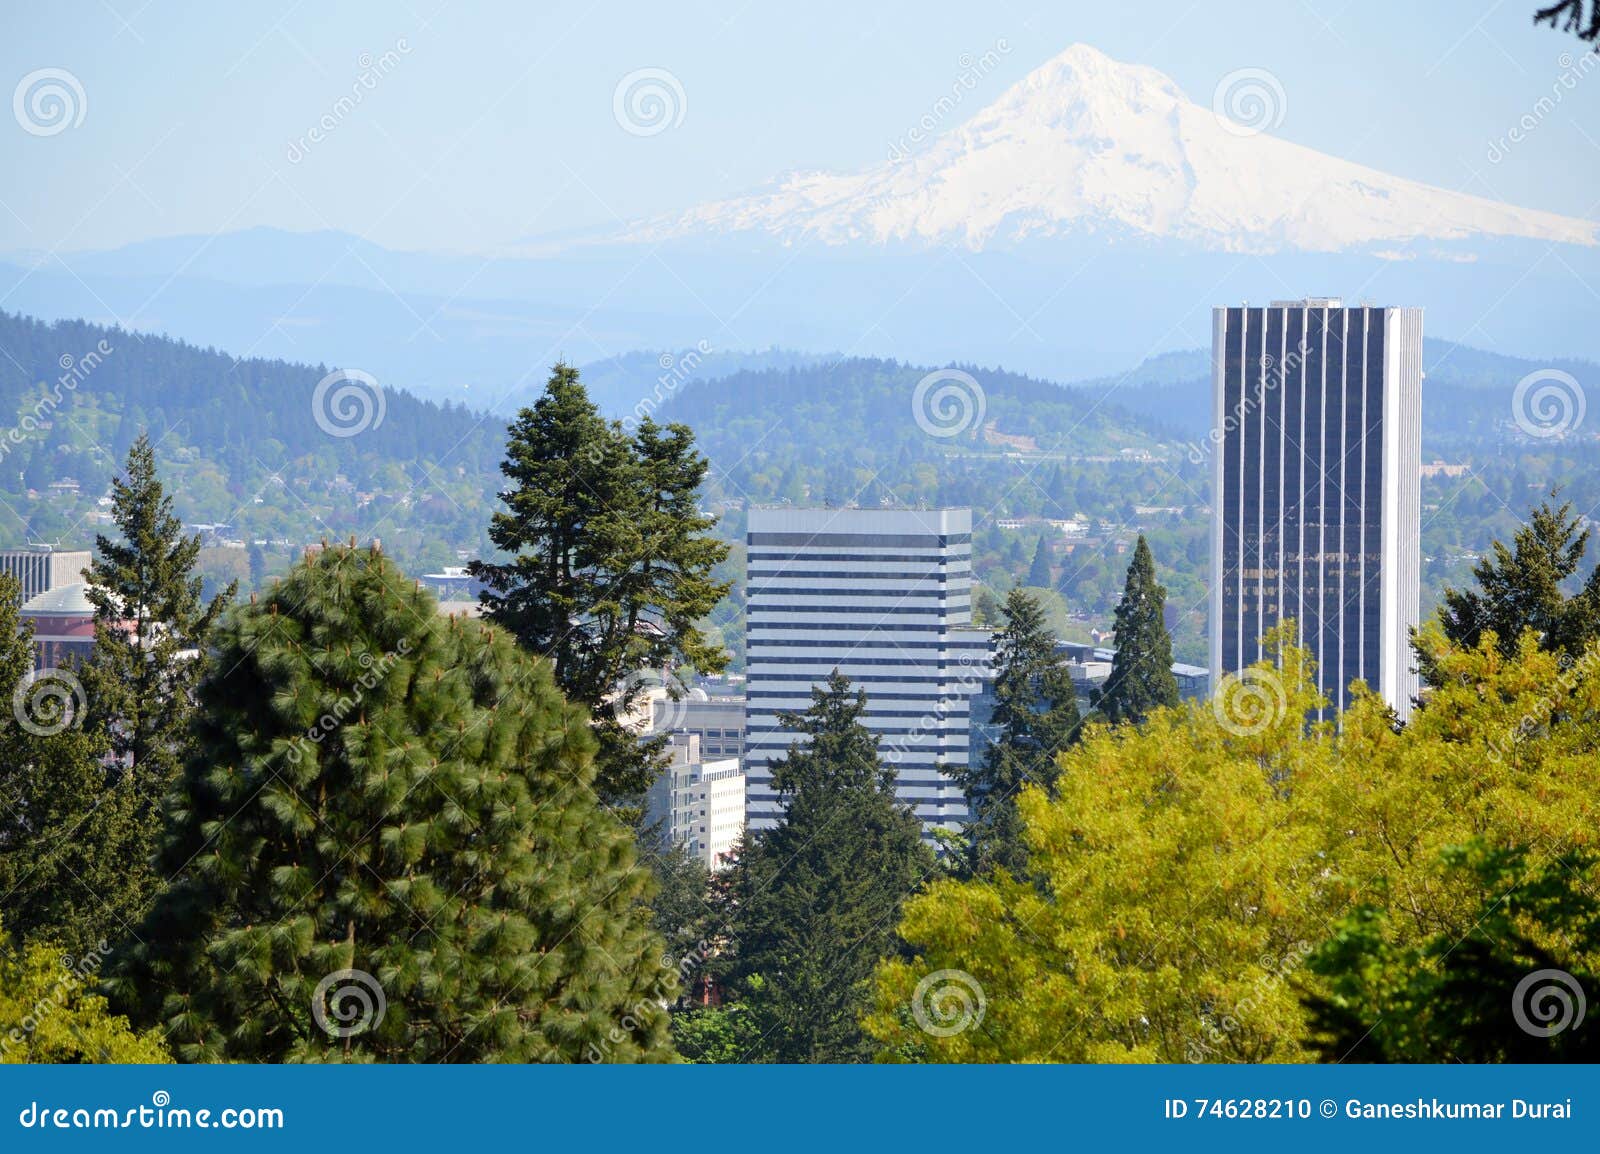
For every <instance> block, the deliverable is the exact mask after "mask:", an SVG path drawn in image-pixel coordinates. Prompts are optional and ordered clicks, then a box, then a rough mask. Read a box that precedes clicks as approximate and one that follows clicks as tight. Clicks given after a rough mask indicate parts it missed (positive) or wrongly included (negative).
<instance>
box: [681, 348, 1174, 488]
mask: <svg viewBox="0 0 1600 1154" xmlns="http://www.w3.org/2000/svg"><path fill="white" fill-rule="evenodd" d="M924 382H926V383H924ZM658 416H660V417H662V418H664V419H670V420H674V421H682V422H684V423H686V424H688V425H690V426H692V427H693V428H694V429H695V432H696V435H697V437H698V439H699V441H700V443H701V444H702V445H703V446H704V448H705V450H706V453H707V455H708V456H709V457H710V458H711V459H712V461H713V462H715V463H716V464H717V465H718V466H719V467H720V472H721V474H722V476H723V477H724V478H725V479H726V480H727V481H728V482H729V483H730V485H731V487H732V491H730V492H729V493H727V494H725V495H726V496H729V497H730V498H732V497H737V496H741V495H742V496H747V497H748V498H750V499H752V500H756V501H772V500H785V499H787V500H791V501H795V502H801V501H807V500H811V501H824V502H834V503H843V502H849V501H861V502H863V503H869V504H870V503H877V502H879V501H882V500H900V501H906V502H916V501H948V502H951V503H965V501H966V500H969V499H970V497H963V495H962V493H961V492H960V490H961V489H962V488H963V487H964V482H963V479H962V477H963V472H964V470H963V469H961V468H960V464H961V462H962V460H963V459H967V460H996V459H1006V458H1009V459H1012V460H1016V459H1018V458H1021V459H1037V458H1048V459H1054V460H1057V461H1066V460H1070V459H1073V458H1078V459H1082V458H1087V457H1097V458H1098V457H1106V456H1117V455H1119V454H1120V455H1123V456H1132V455H1139V454H1143V453H1146V452H1150V451H1152V450H1156V448H1157V442H1158V439H1159V433H1158V431H1157V430H1156V428H1155V426H1154V423H1153V422H1149V421H1146V420H1144V419H1142V418H1137V417H1133V416H1131V415H1130V414H1128V413H1127V412H1126V411H1124V410H1123V409H1121V408H1120V407H1118V406H1117V405H1115V404H1112V403H1107V402H1105V400H1104V398H1103V397H1101V396H1097V395H1091V394H1089V393H1086V392H1081V391H1079V390H1075V389H1064V388H1062V387H1061V386H1060V385H1056V384H1052V383H1051V382H1049V381H1041V380H1037V379H1035V378H1032V377H1026V376H1021V375H1018V374H1016V373H1009V372H1006V371H1004V370H1001V369H991V368H981V367H979V366H976V365H960V366H953V367H952V368H950V369H943V370H935V369H930V368H929V367H927V366H916V365H910V364H903V363H901V362H898V361H886V360H876V359H867V358H848V359H844V360H836V361H832V362H828V363H824V364H815V365H806V366H800V367H795V368H791V369H787V370H771V371H767V372H741V373H735V374H733V375H732V376H728V377H723V378H721V379H719V380H714V381H696V382H693V383H691V384H689V385H687V386H685V387H684V388H682V390H681V391H680V392H679V393H678V395H677V396H676V397H674V398H673V399H672V400H671V402H670V403H669V404H667V405H665V406H664V407H663V408H662V409H661V410H660V411H659V413H658ZM935 464H937V465H939V468H938V469H937V470H935V469H934V468H932V466H934V465H935ZM874 478H875V479H874ZM863 485H864V486H865V489H863Z"/></svg>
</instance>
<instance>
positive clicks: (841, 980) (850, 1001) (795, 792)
mask: <svg viewBox="0 0 1600 1154" xmlns="http://www.w3.org/2000/svg"><path fill="white" fill-rule="evenodd" d="M811 696H812V704H811V708H810V709H808V710H806V711H805V712H804V713H799V714H787V715H785V716H784V724H785V725H786V726H787V727H789V728H791V729H793V730H794V731H795V732H796V733H798V734H800V735H802V736H803V738H804V740H803V741H797V742H796V743H795V744H793V745H791V746H790V747H789V753H788V755H787V756H786V757H785V758H784V759H782V760H781V761H776V762H774V763H773V784H774V786H775V787H776V788H777V790H778V792H779V794H780V795H781V796H782V798H783V806H784V812H783V816H782V818H781V819H780V820H779V822H778V824H777V826H776V827H774V828H773V829H770V830H763V831H759V832H757V833H755V834H754V835H753V836H752V837H751V838H750V839H749V843H748V845H747V847H746V849H745V852H744V853H743V854H742V855H741V856H740V858H739V862H738V865H737V866H736V867H735V868H736V870H737V875H736V877H735V879H734V885H733V887H732V890H733V892H732V899H731V900H732V905H733V909H734V914H733V931H734V932H733V937H734V938H735V939H736V941H737V943H738V958H737V972H736V980H735V982H734V986H735V989H736V990H737V991H738V992H739V993H741V994H742V995H743V1000H744V1001H745V1002H747V1003H748V1005H749V1007H750V1011H751V1013H752V1014H753V1016H754V1020H755V1025H756V1028H757V1032H758V1033H759V1036H760V1042H759V1043H758V1045H757V1047H756V1049H755V1052H754V1053H752V1054H751V1055H750V1056H749V1058H747V1060H766V1061H777V1062H854V1061H861V1060H863V1059H865V1058H867V1057H869V1056H870V1054H871V1052H872V1044H871V1041H870V1040H869V1039H868V1037H867V1036H866V1034H865V1033H864V1031H863V1030H862V1028H861V1023H860V1015H861V1012H862V1010H863V1009H864V1008H865V1006H866V1005H867V1002H868V999H869V996H870V984H871V978H872V972H873V967H874V966H875V965H876V963H877V959H878V958H880V957H881V956H883V955H884V954H886V953H888V952H890V951H891V950H892V949H893V944H894V927H895V923H896V920H897V919H898V916H899V912H900V908H901V905H902V903H903V902H904V901H905V900H906V898H907V897H908V896H909V895H910V893H911V892H912V890H913V889H914V888H915V887H916V886H917V885H918V883H919V882H920V881H921V880H922V879H923V878H924V877H926V876H927V875H928V873H929V872H930V871H931V870H932V869H933V855H932V854H931V852H930V851H929V850H928V849H927V848H926V847H925V846H924V845H923V844H922V838H921V825H920V823H919V822H918V821H917V819H916V817H915V815H914V814H913V813H912V812H911V810H910V808H909V807H907V806H906V805H904V804H903V803H901V802H900V801H899V800H898V799H897V798H896V796H895V791H894V782H895V775H894V770H893V769H892V768H890V767H888V766H885V765H884V764H883V762H882V761H881V760H880V758H879V756H878V741H877V738H876V737H874V736H873V735H872V734H871V733H870V732H869V731H868V730H867V729H866V727H865V726H864V725H862V723H861V716H862V713H863V712H864V710H865V709H866V695H865V694H864V693H861V692H860V691H852V690H851V688H850V682H849V680H848V679H847V678H845V677H844V676H842V675H841V674H839V673H838V672H837V671H835V672H834V673H833V674H832V675H831V676H830V677H829V678H828V682H827V685H826V687H821V686H819V687H816V688H813V689H812V691H811ZM722 1025H723V1026H724V1027H725V1028H726V1031H728V1032H730V1033H731V1034H732V1036H734V1037H742V1036H743V1035H742V1034H738V1033H737V1032H736V1031H735V1027H736V1025H737V1023H735V1022H730V1021H724V1022H723V1023H722Z"/></svg>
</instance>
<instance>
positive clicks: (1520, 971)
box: [1307, 841, 1600, 1063]
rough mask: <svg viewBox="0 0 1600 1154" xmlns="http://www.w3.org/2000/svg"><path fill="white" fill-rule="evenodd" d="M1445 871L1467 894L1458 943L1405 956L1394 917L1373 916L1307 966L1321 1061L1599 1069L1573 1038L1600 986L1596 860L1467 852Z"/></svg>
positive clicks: (1430, 942) (1360, 915) (1589, 1040)
mask: <svg viewBox="0 0 1600 1154" xmlns="http://www.w3.org/2000/svg"><path fill="white" fill-rule="evenodd" d="M1445 867H1446V869H1447V870H1449V871H1451V872H1452V873H1455V874H1458V875H1460V876H1462V877H1463V878H1465V879H1466V880H1467V882H1468V883H1469V884H1470V885H1471V887H1472V889H1473V890H1474V891H1475V892H1476V897H1477V907H1476V909H1475V910H1474V911H1473V914H1475V915H1476V916H1475V919H1474V920H1473V922H1472V924H1471V926H1470V928H1469V929H1468V930H1467V931H1466V934H1465V935H1464V936H1457V935H1455V934H1454V933H1441V934H1435V935H1434V936H1433V937H1431V938H1429V939H1427V940H1426V941H1424V942H1422V943H1420V944H1409V945H1407V944H1404V943H1405V942H1407V941H1408V940H1412V939H1413V938H1414V935H1410V934H1407V933H1406V932H1405V928H1404V926H1403V925H1402V926H1398V927H1397V926H1396V924H1395V919H1396V916H1397V913H1396V911H1393V910H1390V909H1389V908H1387V907H1386V906H1384V905H1382V904H1379V903H1373V904H1371V905H1363V906H1362V907H1361V908H1359V909H1357V910H1356V911H1355V912H1354V913H1352V914H1349V915H1347V916H1346V917H1344V918H1343V919H1341V920H1340V922H1339V925H1338V928H1337V932H1336V933H1335V934H1334V935H1333V936H1332V937H1331V938H1330V939H1329V940H1328V941H1327V942H1325V943H1323V945H1322V946H1321V947H1320V948H1319V949H1318V950H1317V952H1316V953H1315V954H1313V955H1312V956H1311V957H1310V958H1309V959H1307V966H1308V967H1309V968H1310V970H1311V971H1312V972H1314V973H1316V974H1318V975H1320V976H1321V977H1323V978H1325V979H1326V982H1325V988H1326V992H1325V993H1322V994H1318V995H1315V996H1313V997H1312V998H1311V999H1310V1006H1309V1008H1310V1011H1311V1028H1312V1038H1313V1042H1314V1044H1315V1046H1316V1048H1317V1050H1318V1051H1319V1052H1320V1053H1321V1055H1322V1057H1323V1058H1324V1059H1325V1060H1327V1061H1334V1062H1517V1063H1527V1062H1593V1061H1595V1060H1596V1058H1600V1031H1596V1030H1593V1029H1589V1030H1585V1029H1583V1028H1582V1025H1583V1018H1584V1016H1585V1013H1586V1010H1587V1007H1586V1005H1585V1002H1586V1001H1587V996H1588V995H1587V993H1586V992H1587V991H1592V990H1594V989H1596V988H1597V987H1596V983H1597V981H1600V972H1597V966H1596V962H1597V961H1600V904H1597V902H1596V900H1595V897H1594V895H1595V892H1596V883H1597V882H1600V870H1597V869H1596V863H1595V857H1594V853H1593V851H1589V852H1585V853H1573V852H1570V851H1563V850H1562V849H1561V848H1560V847H1554V852H1551V847H1547V846H1539V847H1517V848H1514V849H1497V848H1494V847H1491V846H1488V845H1485V844H1484V843H1483V842H1482V841H1474V842H1472V843H1469V844H1468V845H1466V846H1462V847H1459V848H1456V849H1451V850H1449V851H1447V852H1446V854H1445ZM1398 916H1399V917H1400V918H1402V919H1403V918H1404V917H1405V914H1404V913H1403V912H1400V913H1399V914H1398ZM1469 916H1470V915H1469ZM1535 939H1538V940H1535ZM1541 943H1542V944H1541ZM1519 1015H1520V1016H1519Z"/></svg>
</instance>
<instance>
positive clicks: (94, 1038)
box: [0, 927, 172, 1065]
mask: <svg viewBox="0 0 1600 1154" xmlns="http://www.w3.org/2000/svg"><path fill="white" fill-rule="evenodd" d="M103 960H104V954H103V951H101V950H100V949H98V948H95V949H91V950H90V951H89V952H88V953H86V954H85V955H83V956H82V957H77V958H74V957H70V956H66V955H63V954H62V952H61V951H60V950H58V949H56V948H54V947H53V946H51V945H49V944H47V943H44V942H33V943H30V944H26V945H17V946H16V947H15V948H12V946H11V945H9V944H8V942H7V939H6V937H5V933H4V928H3V927H0V1065H15V1064H20V1063H26V1062H35V1063H46V1062H61V1063H69V1064H80V1063H84V1062H116V1063H139V1064H148V1063H156V1062H170V1061H172V1057H171V1055H170V1054H168V1052H167V1047H166V1044H165V1042H164V1041H163V1040H162V1037H161V1032H160V1031H159V1030H147V1031H145V1032H144V1033H136V1032H135V1031H134V1030H133V1029H132V1028H131V1027H130V1026H129V1025H128V1019H126V1018H124V1017H121V1016H120V1015H117V1014H113V1013H112V1012H111V1011H110V1009H109V1008H108V1007H107V1005H106V1000H105V999H104V998H102V997H101V996H100V995H99V994H97V993H95V986H96V985H97V983H98V980H99V978H98V971H99V967H100V964H101V963H102V962H103Z"/></svg>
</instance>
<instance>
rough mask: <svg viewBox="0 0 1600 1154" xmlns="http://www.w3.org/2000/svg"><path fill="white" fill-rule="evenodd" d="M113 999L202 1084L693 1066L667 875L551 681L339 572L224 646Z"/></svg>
mask: <svg viewBox="0 0 1600 1154" xmlns="http://www.w3.org/2000/svg"><path fill="white" fill-rule="evenodd" d="M216 650H217V660H216V662H215V663H214V664H213V665H212V666H211V670H210V672H209V673H208V675H207V678H206V680H205V681H204V682H203V683H202V684H201V686H200V700H201V703H202V706H203V709H202V713H201V720H200V723H199V725H198V729H197V742H198V750H197V752H196V754H195V756H194V758H193V759H192V760H191V761H190V762H189V763H188V765H187V767H186V769H185V772H184V775H183V778H182V780H181V782H180V783H179V786H178V788H177V790H176V791H175V793H174V795H173V797H172V798H171V800H170V802H169V805H168V812H169V815H170V817H169V822H168V826H167V830H166V837H165V841H164V844H163V846H162V851H161V859H160V864H161V868H162V870H163V872H164V874H166V875H167V876H170V877H171V878H172V879H173V880H172V882H171V883H170V884H169V886H168V887H167V889H166V890H165V891H164V892H163V894H162V896H161V897H160V899H159V900H158V901H157V903H156V904H155V906H154V908H153V909H152V911H151V912H150V914H149V915H148V917H147V918H146V919H145V921H144V923H143V925H142V926H141V927H140V929H139V931H138V934H137V936H136V938H135V939H134V942H133V943H132V945H131V946H130V947H129V949H128V951H127V954H126V956H125V958H123V959H122V961H121V964H120V965H119V967H118V972H117V976H116V982H115V985H114V989H115V990H116V992H117V994H118V996H119V997H120V998H122V999H123V1000H124V1001H125V1002H126V1003H129V1004H131V1005H132V1006H134V1007H135V1008H136V1010H137V1017H138V1018H139V1019H140V1020H142V1021H143V1022H147V1023H152V1024H158V1025H160V1026H161V1027H163V1028H164V1029H165V1030H166V1031H167V1033H168V1036H169V1038H170V1039H171V1041H172V1043H173V1047H174V1052H175V1053H176V1054H178V1055H179V1056H180V1057H181V1058H183V1059H185V1060H189V1061H218V1060H249V1061H320V1060H335V1061H336V1060H350V1061H362V1060H383V1061H418V1062H424V1061H430V1062H440V1061H456V1062H474V1061H486V1060H504V1061H549V1060H555V1061H560V1060H567V1061H582V1060H591V1061H637V1060H642V1059H666V1058H670V1057H671V1051H670V1045H669V1043H668V1042H667V1040H666V1038H667V1023H666V1014H665V1013H664V1012H663V1011H662V1010H661V1008H660V1007H661V1005H662V1004H663V1003H664V1002H665V1001H670V999H671V998H672V997H673V996H675V994H676V980H675V976H674V974H673V971H672V969H671V968H670V967H665V966H663V965H662V963H661V954H662V944H661V941H660V939H659V938H658V937H657V936H656V935H655V934H654V933H653V932H651V930H650V927H649V925H648V921H647V915H646V914H645V913H643V911H642V907H641V903H642V902H643V901H645V900H647V898H648V896H649V895H648V886H649V874H648V871H646V870H643V869H640V868H638V867H637V866H636V863H635V858H634V849H633V839H632V835H631V834H630V832H629V831H628V830H627V829H626V828H625V827H624V826H622V825H621V824H619V823H618V822H617V821H616V820H615V819H614V818H613V817H612V816H611V815H610V814H608V813H606V812H605V811H604V810H603V809H602V808H601V807H600V806H599V805H597V804H596V802H595V800H594V796H593V793H592V782H593V778H594V765H593V753H594V748H595V743H594V738H593V736H592V734H591V733H590V731H589V728H588V725H587V724H586V720H585V717H584V715H583V712H582V710H581V709H579V708H577V707H576V706H572V705H569V704H568V703H567V702H566V701H564V700H563V699H562V696H561V694H560V692H559V691H558V690H557V689H556V688H555V686H554V684H553V683H552V680H551V677H550V674H549V671H548V667H547V666H546V664H545V663H544V662H542V661H539V660H538V659H536V658H534V657H532V656H530V655H529V654H527V653H525V652H524V651H522V650H521V649H520V648H519V647H518V646H517V645H516V644H515V642H514V641H513V640H512V638H511V637H510V636H509V635H507V634H506V633H504V632H503V631H502V630H500V629H498V628H496V627H495V626H492V625H489V624H486V623H482V622H477V621H470V620H464V619H461V618H456V617H450V618H444V617H441V616H439V615H438V610H437V603H436V602H435V601H434V599H433V597H432V595H431V594H429V593H427V592H426V591H424V590H421V589H418V588H416V587H415V586H414V585H413V584H412V582H410V581H408V580H407V579H406V578H405V577H404V576H403V575H402V574H401V573H400V572H399V570H398V569H396V568H395V566H394V565H393V564H391V563H390V562H389V561H388V560H387V559H385V558H384V557H382V556H381V554H379V553H378V552H377V550H376V548H375V547H374V548H373V549H371V550H366V549H356V548H354V547H353V546H352V547H350V548H343V547H335V548H331V549H323V550H322V551H321V552H319V553H317V554H315V555H314V556H312V557H309V558H308V559H307V560H305V561H304V562H302V563H301V564H299V565H297V566H295V567H294V568H293V569H291V571H290V572H289V574H288V575H287V576H286V577H285V578H284V579H283V580H281V581H279V582H278V583H276V584H275V585H273V586H272V588H271V590H270V591H269V592H268V593H267V594H266V596H265V598H264V600H263V601H262V602H261V603H260V604H251V605H248V606H241V607H240V608H239V609H238V610H236V611H235V612H234V613H233V614H231V615H230V616H229V617H228V618H227V619H226V620H225V621H224V623H223V624H222V625H221V626H220V627H219V628H218V630H217V639H216Z"/></svg>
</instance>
